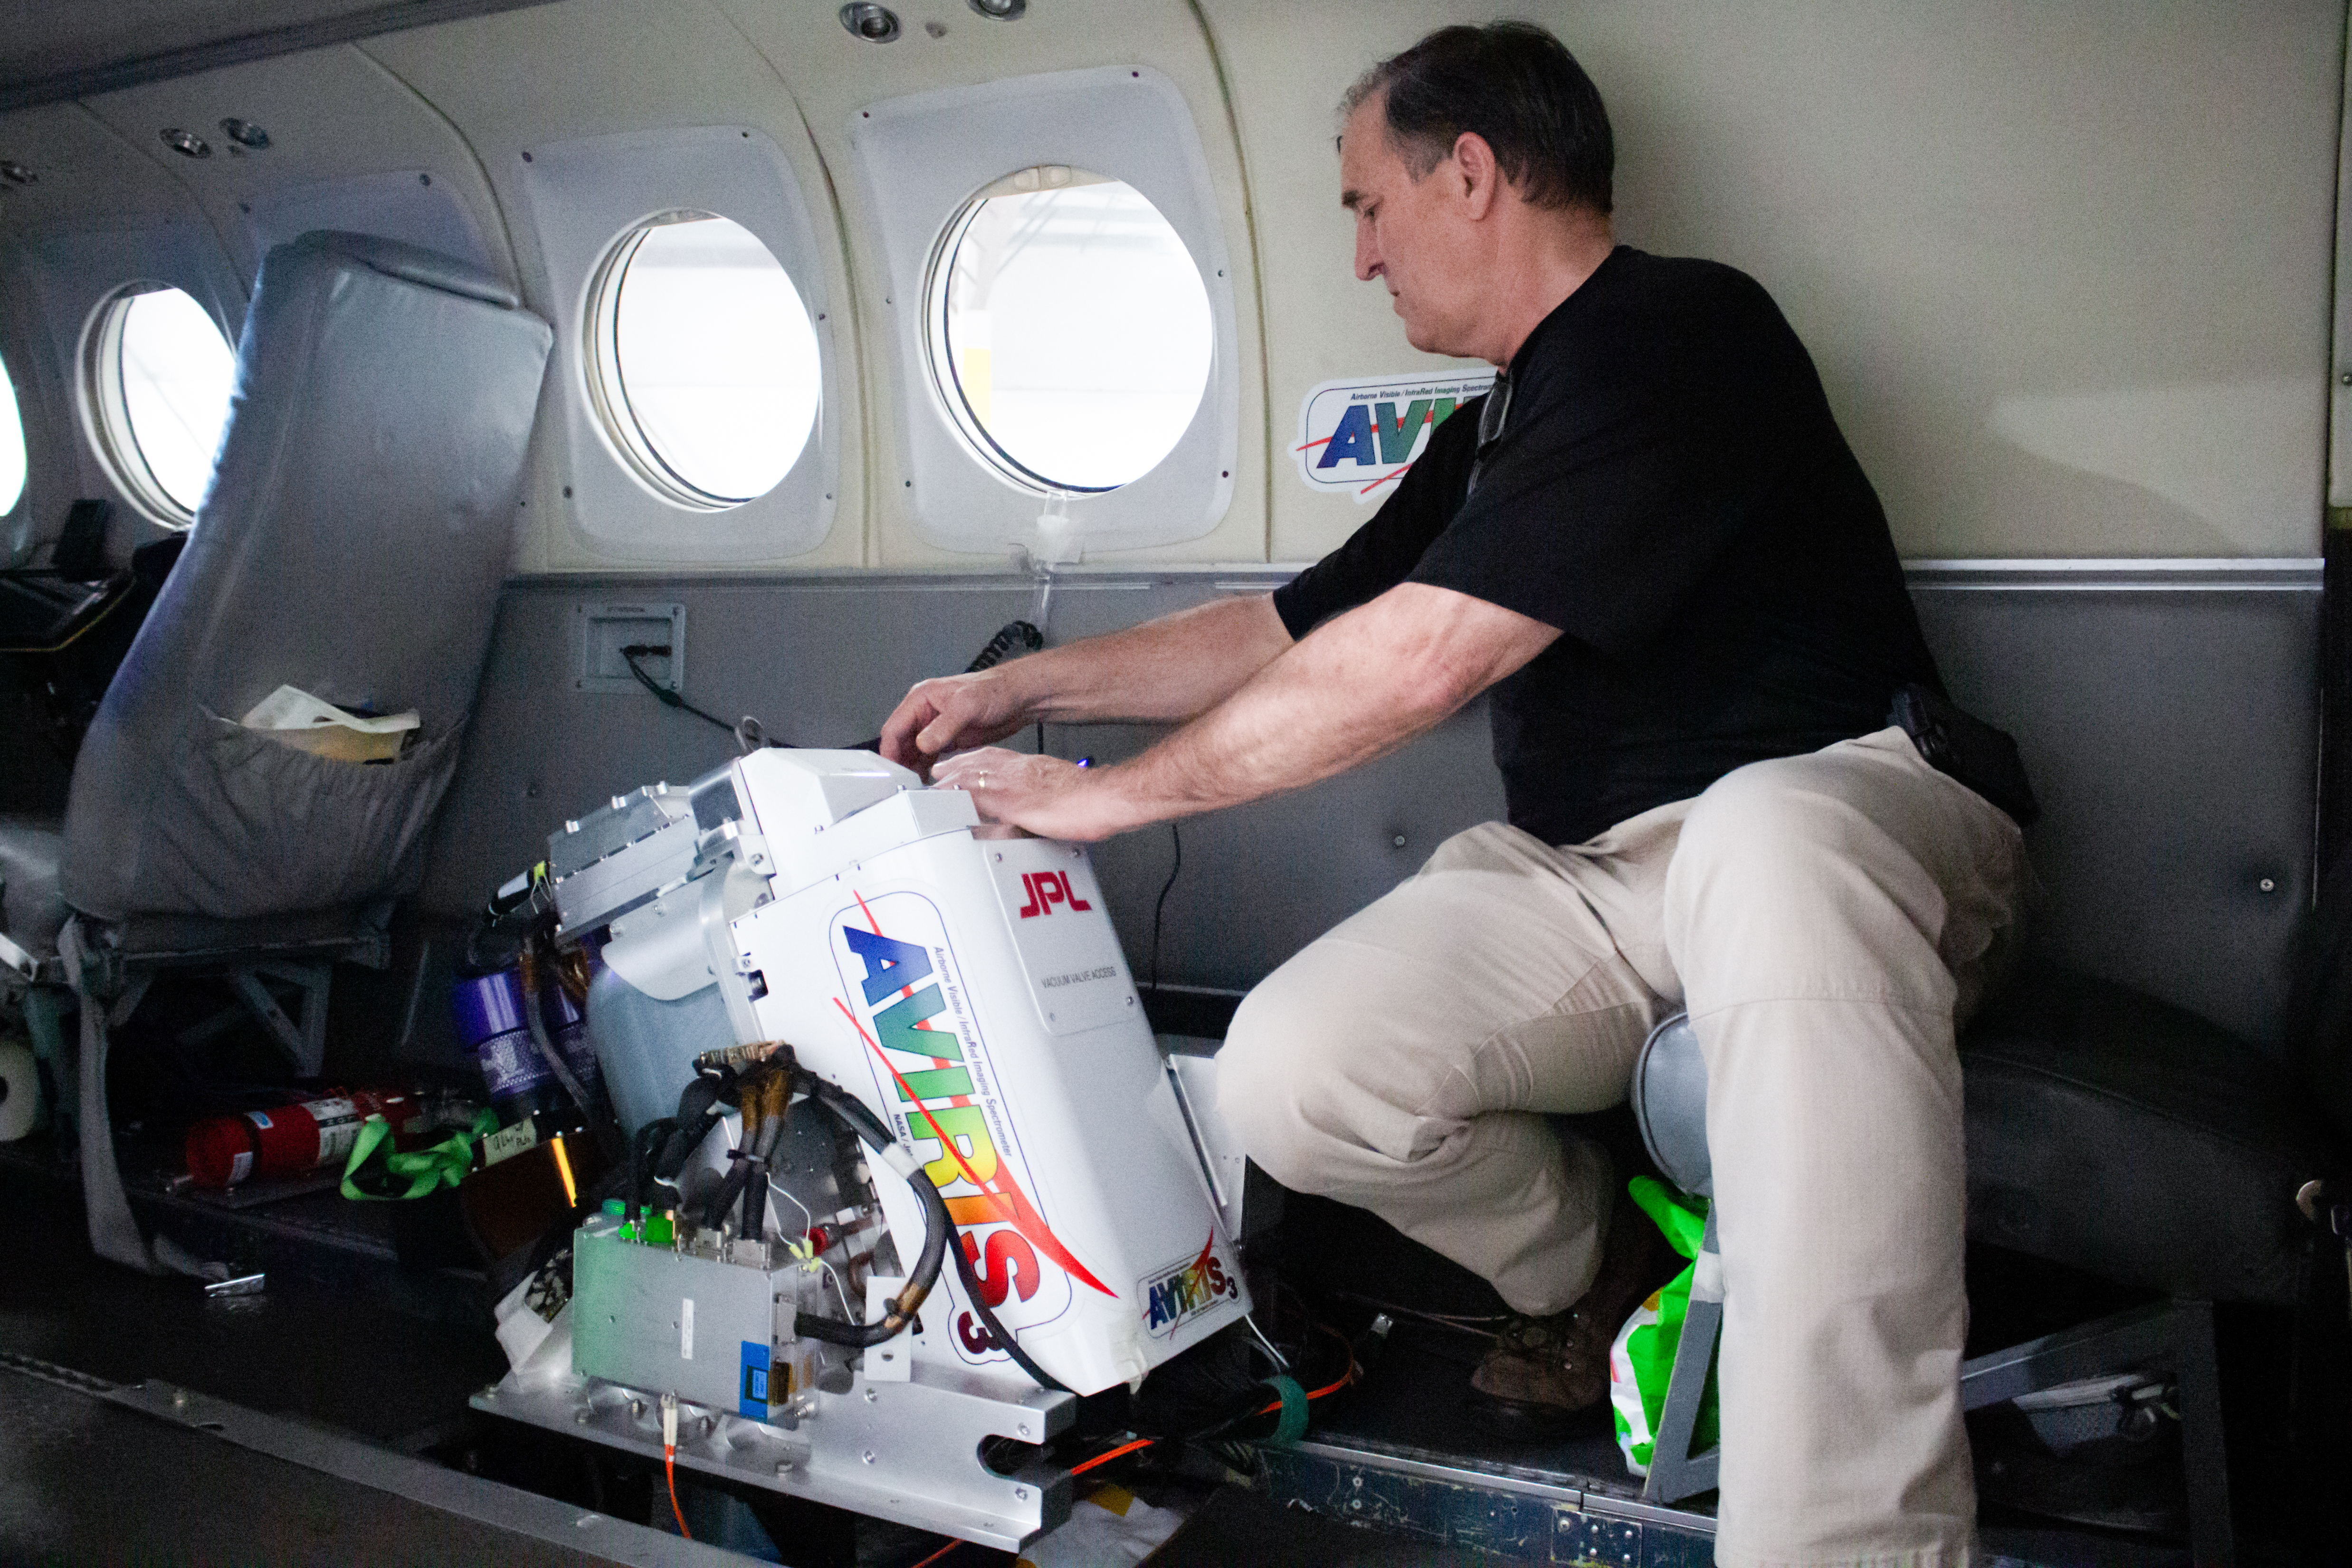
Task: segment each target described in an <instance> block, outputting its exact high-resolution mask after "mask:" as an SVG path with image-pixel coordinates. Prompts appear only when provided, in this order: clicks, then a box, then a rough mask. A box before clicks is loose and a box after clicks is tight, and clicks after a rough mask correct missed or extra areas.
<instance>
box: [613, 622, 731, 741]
mask: <svg viewBox="0 0 2352 1568" xmlns="http://www.w3.org/2000/svg"><path fill="white" fill-rule="evenodd" d="M656 654H658V655H659V656H661V657H662V658H665V659H667V657H669V644H667V643H630V644H629V645H628V646H627V647H625V648H624V649H622V650H621V662H622V663H623V664H626V665H628V666H629V674H633V675H635V676H636V677H637V685H641V686H643V687H645V688H646V690H647V691H649V692H651V693H653V695H654V696H655V698H656V700H657V701H659V702H660V703H661V704H662V706H665V707H674V708H676V709H677V710H678V712H680V713H690V714H692V715H693V716H695V717H697V718H698V719H700V720H701V721H702V722H703V723H705V724H715V725H717V726H718V727H719V728H721V729H723V730H725V731H726V732H727V733H728V734H730V735H732V734H734V733H735V727H734V726H733V725H731V724H730V723H728V722H727V721H726V720H725V719H723V718H720V717H719V716H718V715H717V714H714V713H705V712H703V711H702V710H701V709H700V708H698V707H697V706H694V705H693V704H692V703H690V702H688V701H687V700H686V699H685V698H684V697H682V696H680V695H678V694H677V693H676V692H674V691H672V690H670V689H669V688H668V687H667V686H666V685H662V684H661V683H660V682H658V681H656V680H655V679H654V678H653V677H652V676H651V675H649V674H646V672H645V671H644V670H643V669H642V668H640V667H639V665H638V664H637V661H638V660H639V659H649V658H652V657H654V656H655V655H656Z"/></svg>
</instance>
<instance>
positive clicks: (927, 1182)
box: [796, 1073, 963, 1349]
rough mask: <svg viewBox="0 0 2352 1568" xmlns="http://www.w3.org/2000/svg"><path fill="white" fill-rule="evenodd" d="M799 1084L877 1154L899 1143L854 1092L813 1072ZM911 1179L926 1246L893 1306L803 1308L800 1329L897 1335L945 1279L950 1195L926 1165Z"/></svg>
mask: <svg viewBox="0 0 2352 1568" xmlns="http://www.w3.org/2000/svg"><path fill="white" fill-rule="evenodd" d="M796 1087H799V1088H803V1089H805V1090H807V1091H808V1095H809V1098H810V1099H811V1100H814V1102H816V1103H818V1104H820V1105H822V1106H824V1108H825V1109H826V1110H828V1111H830V1112H832V1113H834V1114H835V1116H838V1117H839V1118H840V1119H841V1120H842V1121H843V1122H844V1123H845V1124H848V1126H849V1129H850V1130H851V1131H852V1132H854V1133H856V1134H857V1136H858V1137H859V1138H860V1139H861V1140H862V1141H864V1142H865V1143H866V1144H867V1145H870V1146H871V1147H872V1148H873V1149H874V1151H875V1152H876V1153H877V1154H879V1153H881V1152H883V1151H885V1150H889V1149H896V1148H897V1147H898V1140H897V1139H896V1138H894V1137H892V1136H891V1135H890V1133H889V1130H888V1129H887V1128H886V1127H884V1126H883V1125H882V1124H881V1122H880V1121H879V1120H877V1118H876V1116H875V1114H874V1113H873V1112H871V1111H869V1110H867V1109H866V1106H865V1103H863V1102H862V1101H859V1100H858V1099H856V1097H855V1096H853V1095H850V1094H847V1093H845V1092H843V1091H842V1090H840V1089H838V1088H836V1087H835V1086H834V1085H833V1084H831V1083H828V1082H825V1081H824V1079H822V1078H819V1077H817V1076H815V1075H814V1074H813V1073H803V1074H801V1075H799V1079H798V1082H797V1084H796ZM906 1180H907V1185H908V1187H910V1188H912V1189H913V1191H914V1194H915V1197H916V1199H917V1201H918V1202H919V1203H921V1205H922V1206H923V1250H922V1253H921V1255H920V1256H919V1257H918V1258H917V1259H916V1260H915V1270H914V1273H913V1274H912V1275H911V1276H910V1277H909V1278H908V1281H907V1283H906V1285H905V1287H904V1288H902V1289H901V1290H900V1291H899V1292H898V1300H896V1301H892V1302H891V1303H890V1310H889V1312H887V1314H886V1315H885V1316H884V1317H883V1319H882V1321H881V1322H873V1323H853V1322H843V1321H842V1320H841V1319H839V1318H828V1317H821V1316H819V1315H817V1314H816V1313H814V1312H803V1313H801V1314H800V1315H799V1317H798V1319H797V1324H798V1332H799V1333H803V1334H805V1335H807V1336H808V1337H809V1338H811V1339H821V1340H824V1341H826V1342H827V1343H832V1344H845V1345H849V1346H852V1347H854V1348H861V1349H862V1348H865V1347H867V1346H871V1345H877V1344H880V1343H883V1342H884V1341H886V1340H891V1339H895V1338H897V1337H898V1335H899V1334H901V1333H905V1332H906V1331H907V1329H908V1326H909V1325H911V1324H912V1323H913V1322H914V1321H915V1312H916V1311H917V1309H919V1307H921V1305H922V1304H923V1299H924V1298H925V1297H927V1296H929V1294H930V1293H931V1288H932V1287H933V1286H934V1285H937V1284H938V1283H939V1281H940V1267H941V1266H942V1265H943V1264H944V1263H945V1262H946V1261H947V1255H948V1252H949V1250H950V1249H949V1246H948V1239H949V1238H950V1237H951V1236H953V1235H954V1234H955V1221H954V1220H952V1219H950V1218H948V1205H947V1200H946V1199H945V1198H943V1197H940V1189H939V1188H938V1187H937V1186H934V1185H932V1182H931V1178H930V1176H929V1174H928V1173H926V1172H925V1171H924V1169H923V1167H922V1166H914V1167H912V1169H911V1170H910V1171H909V1172H908V1176H907V1178H906ZM954 1251H955V1252H956V1254H957V1255H958V1256H959V1257H961V1255H962V1252H963V1249H961V1247H959V1248H956V1249H954Z"/></svg>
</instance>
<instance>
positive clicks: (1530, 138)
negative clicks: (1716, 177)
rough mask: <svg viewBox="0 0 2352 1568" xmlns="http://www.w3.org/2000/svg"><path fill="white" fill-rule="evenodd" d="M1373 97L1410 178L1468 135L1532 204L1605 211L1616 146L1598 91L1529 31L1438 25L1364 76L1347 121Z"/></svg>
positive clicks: (1552, 44) (1557, 49)
mask: <svg viewBox="0 0 2352 1568" xmlns="http://www.w3.org/2000/svg"><path fill="white" fill-rule="evenodd" d="M1379 92H1385V93H1386V94H1387V95H1388V105H1387V109H1388V129H1389V135H1390V136H1391V138H1393V139H1394V141H1395V142H1396V144H1397V150H1398V151H1399V152H1402V154H1403V155H1404V159H1405V162H1406V166H1407V167H1409V168H1411V169H1412V172H1413V178H1415V179H1417V180H1418V179H1423V178H1425V177H1427V175H1428V173H1429V172H1430V171H1431V170H1432V169H1434V168H1436V167H1437V166H1438V164H1440V163H1442V162H1444V161H1445V159H1446V158H1447V156H1448V155H1450V154H1451V153H1452V152H1453V151H1454V142H1455V141H1457V140H1459V139H1460V137H1461V136H1462V133H1463V132H1464V131H1474V132H1475V133H1476V134H1477V135H1479V136H1480V137H1483V138H1484V139H1485V140H1486V145H1487V146H1489V147H1491V148H1493V149H1494V152H1495V162H1496V166H1497V167H1499V168H1500V169H1501V170H1502V172H1503V177H1504V178H1505V179H1507V180H1508V181H1509V182H1510V183H1511V184H1512V186H1513V187H1514V188H1515V189H1517V192H1518V193H1519V194H1520V196H1521V197H1522V198H1524V199H1525V200H1526V201H1528V203H1530V204H1533V205H1535V206H1538V207H1589V208H1591V210H1592V211H1594V212H1596V213H1607V212H1608V211H1609V210H1610V198H1611V191H1610V174H1611V173H1612V171H1613V170H1614V169H1615V168H1616V165H1617V145H1616V141H1615V140H1614V139H1613V138H1612V136H1611V135H1610V133H1609V111H1608V110H1606V109H1604V108H1602V107H1601V89H1599V88H1596V87H1594V86H1593V85H1592V78H1591V77H1589V76H1586V75H1585V74H1584V68H1583V67H1582V66H1580V65H1578V64H1577V63H1576V57H1575V56H1574V55H1571V54H1570V53H1569V52H1568V47H1567V46H1566V45H1564V44H1562V43H1561V42H1560V41H1559V39H1558V38H1555V37H1552V36H1551V35H1550V34H1549V33H1548V32H1546V31H1544V30H1543V29H1542V28H1541V27H1538V26H1535V25H1534V24H1533V23H1530V22H1490V23H1488V24H1487V25H1486V26H1483V27H1466V26H1465V27H1441V28H1439V29H1438V30H1437V31H1436V32H1434V33H1432V34H1430V35H1429V37H1425V38H1423V39H1422V40H1421V42H1419V43H1417V44H1415V45H1413V47H1411V48H1409V49H1407V50H1405V52H1404V53H1402V54H1401V55H1397V56H1394V57H1391V58H1389V59H1385V60H1382V61H1381V63H1380V64H1379V65H1376V66H1374V67H1373V68H1371V69H1370V70H1369V71H1366V72H1365V73H1364V74H1363V76H1362V77H1361V78H1359V79H1358V80H1357V82H1356V85H1355V86H1353V87H1351V88H1349V89H1348V96H1347V97H1346V98H1345V99H1341V100H1340V111H1341V112H1342V113H1344V114H1353V113H1354V112H1355V111H1356V110H1357V109H1358V108H1359V107H1360V106H1361V105H1362V104H1363V103H1365V102H1366V101H1367V100H1368V99H1370V98H1371V96H1372V95H1373V94H1374V93H1379Z"/></svg>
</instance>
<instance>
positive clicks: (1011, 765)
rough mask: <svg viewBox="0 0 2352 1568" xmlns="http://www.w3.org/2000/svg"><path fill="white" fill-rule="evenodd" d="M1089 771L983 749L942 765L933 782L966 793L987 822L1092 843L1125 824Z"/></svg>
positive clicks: (1069, 764) (1057, 761)
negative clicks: (1104, 803) (1100, 796)
mask: <svg viewBox="0 0 2352 1568" xmlns="http://www.w3.org/2000/svg"><path fill="white" fill-rule="evenodd" d="M1088 771H1089V770H1088V769H1087V768H1080V767H1079V766H1078V765H1077V764H1076V763H1074V762H1065V761H1063V760H1062V759H1061V758H1058V757H1036V756H1032V755H1031V754H1030V753H1028V752H1025V751H1006V750H1003V749H1002V748H1001V747H993V746H991V747H982V748H981V749H980V750H978V751H966V752H962V753H961V754H959V755H957V756H954V757H950V758H947V759H946V760H945V761H943V762H941V763H940V765H939V766H938V767H937V768H934V769H933V770H932V773H931V782H932V783H934V784H936V785H940V786H942V787H944V788H946V789H963V790H967V791H969V792H970V793H971V800H972V804H973V805H974V806H976V807H978V808H979V809H980V816H981V820H982V821H986V822H1005V823H1010V824H1011V825H1012V826H1013V827H1016V828H1024V829H1026V830H1027V831H1030V832H1033V833H1035V834H1037V835H1038V836H1039V837H1041V838H1048V839H1067V840H1070V841H1074V842H1079V843H1087V842H1092V841H1095V840H1097V839H1107V838H1108V837H1109V836H1110V835H1111V834H1112V833H1114V832H1116V831H1118V829H1119V827H1120V826H1122V825H1123V824H1121V823H1119V822H1117V821H1114V820H1112V818H1111V817H1110V816H1109V815H1108V813H1106V812H1105V811H1103V810H1097V809H1095V808H1096V807H1097V806H1098V805H1099V804H1100V802H1098V801H1097V800H1095V799H1094V795H1095V793H1096V792H1095V791H1092V790H1089V789H1087V785H1088V784H1089V783H1090V782H1091V781H1092V780H1090V779H1088V777H1087V774H1088Z"/></svg>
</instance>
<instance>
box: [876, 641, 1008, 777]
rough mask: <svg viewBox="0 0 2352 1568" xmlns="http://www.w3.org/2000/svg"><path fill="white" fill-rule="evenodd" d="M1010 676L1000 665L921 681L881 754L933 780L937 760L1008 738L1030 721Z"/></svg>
mask: <svg viewBox="0 0 2352 1568" xmlns="http://www.w3.org/2000/svg"><path fill="white" fill-rule="evenodd" d="M1010 674H1011V672H1010V670H1008V669H1006V668H1004V667H1002V666H1000V667H999V668H996V669H992V670H982V671H979V672H978V673H976V674H969V675H942V676H940V678H938V679H937V680H929V681H918V682H916V683H915V685H914V688H913V689H912V690H911V691H909V692H908V694H907V695H905V696H904V697H902V698H900V699H899V702H898V706H897V707H896V708H894V709H892V710H891V713H890V716H889V718H888V719H887V721H885V723H884V724H883V726H882V755H883V756H885V757H887V758H889V759H890V760H891V761H893V762H895V763H897V764H898V765H899V766H900V767H901V768H913V769H914V770H915V771H916V772H918V773H919V774H922V775H923V776H924V777H926V778H929V776H930V768H931V763H932V761H933V760H934V759H935V758H939V757H941V756H943V755H945V754H946V753H948V752H950V751H964V750H968V749H970V748H971V747H975V746H986V745H989V744H990V743H991V742H992V741H999V740H1003V738H1004V737H1006V736H1008V735H1011V734H1012V733H1013V731H1014V730H1017V729H1019V728H1021V727H1023V726H1024V725H1025V724H1027V723H1029V722H1030V716H1029V712H1028V709H1027V706H1026V705H1024V703H1023V702H1022V701H1021V699H1020V695H1019V694H1018V693H1017V692H1016V691H1015V690H1014V688H1013V683H1012V681H1011V680H1010V679H1009V678H1008V677H1009V675H1010Z"/></svg>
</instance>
